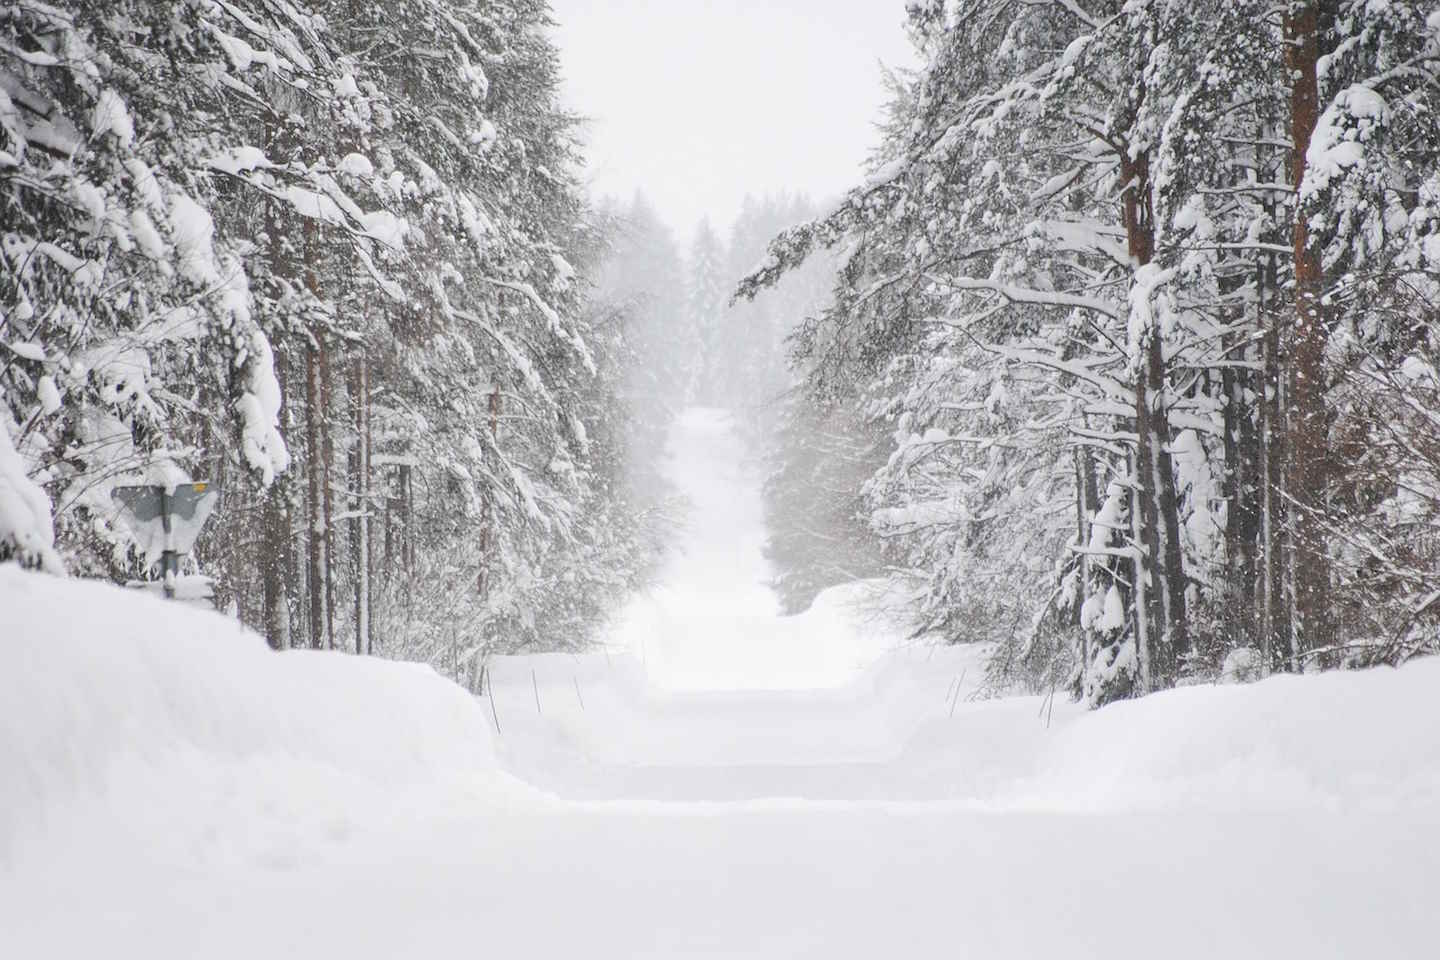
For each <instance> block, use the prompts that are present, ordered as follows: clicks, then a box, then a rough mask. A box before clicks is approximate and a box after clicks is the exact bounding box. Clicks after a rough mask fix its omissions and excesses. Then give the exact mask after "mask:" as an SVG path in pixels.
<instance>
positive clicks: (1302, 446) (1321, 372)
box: [1285, 0, 1333, 657]
mask: <svg viewBox="0 0 1440 960" xmlns="http://www.w3.org/2000/svg"><path fill="white" fill-rule="evenodd" d="M1285 40H1286V44H1285V61H1286V62H1285V66H1286V69H1287V72H1288V74H1289V76H1290V81H1291V86H1290V136H1291V141H1292V143H1293V145H1294V146H1293V153H1292V156H1291V164H1292V175H1293V177H1294V180H1295V189H1296V191H1297V197H1296V204H1295V233H1294V242H1295V318H1294V325H1293V327H1292V328H1291V329H1290V330H1289V331H1288V333H1289V336H1288V337H1287V339H1288V341H1289V343H1290V360H1291V363H1292V368H1291V373H1292V377H1293V379H1292V382H1293V393H1292V396H1291V397H1290V418H1289V429H1288V431H1287V433H1288V440H1289V442H1288V444H1287V451H1288V453H1289V462H1288V464H1287V470H1286V481H1287V485H1286V489H1287V492H1288V497H1287V499H1288V500H1289V501H1290V523H1291V527H1290V530H1291V545H1292V550H1293V556H1292V571H1293V577H1294V586H1293V590H1294V595H1293V597H1292V602H1293V607H1294V611H1295V615H1294V622H1293V623H1292V624H1291V629H1292V631H1293V644H1292V648H1293V653H1294V656H1295V657H1299V656H1301V655H1303V654H1304V653H1305V651H1307V650H1313V649H1316V648H1318V647H1323V646H1326V645H1328V644H1329V643H1330V642H1331V640H1332V637H1333V628H1332V621H1331V616H1330V562H1329V557H1328V554H1327V551H1326V545H1325V531H1324V524H1323V518H1324V513H1325V504H1326V497H1325V489H1326V485H1327V482H1328V479H1329V478H1328V470H1327V460H1328V456H1329V424H1328V420H1327V418H1326V413H1325V340H1326V335H1325V317H1324V310H1323V307H1322V303H1321V297H1322V294H1323V292H1324V285H1325V271H1324V267H1323V265H1322V264H1321V261H1320V254H1319V251H1317V250H1316V249H1315V247H1314V244H1313V243H1312V238H1311V236H1310V229H1309V224H1308V218H1307V214H1306V211H1305V210H1304V207H1303V204H1302V203H1301V202H1300V198H1299V196H1298V191H1299V190H1300V188H1301V186H1302V184H1303V183H1304V180H1305V154H1306V152H1307V151H1308V150H1309V148H1310V138H1311V136H1312V134H1313V133H1314V131H1315V124H1316V122H1317V120H1318V119H1319V110H1320V90H1319V82H1318V78H1317V74H1316V61H1317V60H1318V58H1319V35H1318V8H1317V5H1316V3H1314V2H1313V0H1291V3H1290V5H1289V7H1288V8H1287V10H1286V18H1285Z"/></svg>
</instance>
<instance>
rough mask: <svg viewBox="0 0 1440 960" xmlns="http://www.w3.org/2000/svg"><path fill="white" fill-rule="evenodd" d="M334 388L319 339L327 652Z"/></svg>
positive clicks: (331, 625)
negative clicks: (332, 403) (331, 417)
mask: <svg viewBox="0 0 1440 960" xmlns="http://www.w3.org/2000/svg"><path fill="white" fill-rule="evenodd" d="M333 389H334V381H333V379H332V371H331V365H330V348H329V344H328V342H327V340H326V338H325V337H323V336H322V337H321V338H320V413H321V416H320V451H321V463H320V492H321V500H320V505H321V509H322V510H323V514H322V521H321V536H322V537H323V539H324V541H325V549H324V554H325V567H324V571H323V573H324V580H323V584H324V588H325V649H327V650H333V649H335V562H336V561H335V431H334V424H333V423H331V420H330V408H331V396H332V391H333Z"/></svg>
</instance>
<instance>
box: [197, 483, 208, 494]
mask: <svg viewBox="0 0 1440 960" xmlns="http://www.w3.org/2000/svg"><path fill="white" fill-rule="evenodd" d="M208 486H210V484H208V483H197V484H195V492H196V493H204V492H205V488H206V487H208Z"/></svg>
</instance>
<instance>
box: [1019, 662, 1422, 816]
mask: <svg viewBox="0 0 1440 960" xmlns="http://www.w3.org/2000/svg"><path fill="white" fill-rule="evenodd" d="M1437 702H1440V658H1430V659H1428V660H1418V661H1415V662H1412V663H1410V664H1407V665H1406V666H1404V667H1401V668H1400V669H1390V668H1387V667H1380V668H1376V669H1373V670H1364V671H1357V672H1353V673H1342V672H1334V673H1324V674H1318V675H1312V676H1276V677H1271V678H1270V679H1268V680H1264V681H1261V682H1260V683H1255V684H1249V685H1243V686H1202V687H1187V688H1182V689H1178V690H1170V691H1166V692H1164V693H1159V694H1155V695H1153V696H1150V697H1146V698H1144V699H1141V700H1133V701H1128V702H1123V703H1117V704H1113V705H1111V706H1108V707H1106V708H1104V709H1103V710H1099V711H1095V712H1093V713H1085V714H1081V715H1078V716H1076V717H1075V718H1074V719H1073V720H1071V722H1069V723H1067V724H1065V725H1064V726H1063V727H1061V728H1060V729H1059V731H1058V735H1057V736H1056V737H1054V738H1053V739H1052V740H1051V741H1050V742H1049V743H1047V744H1046V745H1045V747H1044V749H1043V751H1042V752H1041V754H1040V756H1039V757H1038V758H1037V762H1036V770H1035V773H1034V775H1033V776H1032V777H1029V778H1027V779H1026V780H1025V781H1022V782H1019V783H1017V784H1016V785H1015V786H1014V788H1013V789H1012V790H1011V791H1008V792H1007V794H1006V795H1005V796H1004V797H1003V798H1002V802H1003V803H1005V804H1007V805H1013V806H1018V807H1027V808H1028V807H1034V808H1040V809H1050V810H1057V809H1063V810H1071V811H1086V812H1101V811H1114V810H1164V809H1174V808H1186V809H1194V808H1203V809H1210V810H1256V811H1281V810H1286V811H1291V810H1297V809H1314V810H1325V811H1332V812H1350V811H1358V810H1363V811H1367V812H1372V813H1386V812H1392V811H1397V810H1413V811H1422V810H1428V811H1431V812H1433V811H1436V810H1440V708H1437Z"/></svg>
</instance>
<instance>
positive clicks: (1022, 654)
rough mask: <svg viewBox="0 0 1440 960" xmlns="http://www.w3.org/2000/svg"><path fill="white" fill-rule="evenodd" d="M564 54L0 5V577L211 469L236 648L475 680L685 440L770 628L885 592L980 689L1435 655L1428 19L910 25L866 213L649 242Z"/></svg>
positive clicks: (28, 2)
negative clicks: (735, 478) (759, 503)
mask: <svg viewBox="0 0 1440 960" xmlns="http://www.w3.org/2000/svg"><path fill="white" fill-rule="evenodd" d="M551 25H552V19H551V13H550V11H549V6H548V4H547V3H546V2H545V0H508V2H505V3H496V2H488V0H395V2H393V3H385V4H374V3H364V2H358V0H330V2H326V0H311V2H308V3H303V4H302V3H298V2H291V0H56V2H46V3H42V2H39V0H13V2H9V3H6V4H4V5H3V6H0V202H3V216H0V261H3V268H0V559H7V558H13V559H16V560H18V561H19V562H20V563H21V564H22V565H25V566H29V567H37V568H41V569H47V570H50V571H52V572H56V573H68V574H70V575H74V576H79V577H92V578H104V579H109V580H112V581H116V582H125V581H134V580H143V579H145V578H146V577H148V576H151V575H153V566H154V563H155V560H156V558H155V557H154V556H152V555H148V554H147V553H146V552H145V551H144V550H143V549H142V548H141V546H140V545H139V544H137V542H136V540H135V538H134V537H133V536H132V535H131V534H130V533H129V532H127V531H126V529H124V527H123V525H122V524H120V523H118V522H117V520H116V514H117V508H116V505H115V499H114V491H115V490H116V488H117V487H120V486H124V485H133V484H157V485H161V486H164V485H167V484H175V483H179V482H189V481H204V482H206V483H209V484H213V485H215V486H216V487H217V488H218V489H219V490H220V505H219V507H218V508H217V510H216V514H215V518H214V520H213V521H212V522H211V524H210V526H209V527H208V528H207V531H206V533H205V534H204V535H203V536H202V537H201V539H200V540H199V542H198V543H197V545H196V547H195V550H194V553H193V555H192V556H191V557H189V558H187V561H186V563H187V567H186V570H187V572H188V573H190V574H196V575H198V574H203V575H204V576H206V577H208V578H210V579H211V580H213V583H214V591H215V602H216V605H217V606H218V607H219V608H220V609H222V610H227V611H229V612H230V613H231V614H232V615H234V616H236V617H238V618H239V619H241V620H242V621H244V622H245V623H246V624H248V625H250V626H251V627H253V628H255V629H256V630H257V631H258V632H260V633H262V634H263V635H264V636H265V637H266V639H267V640H268V642H269V643H270V645H271V646H273V647H275V648H277V649H281V648H290V647H313V648H320V649H338V650H349V651H353V652H356V653H364V654H376V655H379V656H385V657H391V658H396V659H405V660H416V661H421V662H425V663H428V664H430V665H431V666H433V667H435V668H436V669H437V670H439V671H441V672H442V673H444V674H446V675H448V676H450V677H452V678H454V679H456V680H458V681H460V682H461V683H462V684H465V685H467V686H469V687H470V688H471V689H472V690H474V689H479V684H480V682H481V681H480V677H481V674H480V668H481V665H482V664H483V662H484V661H485V659H486V658H487V657H489V656H490V655H492V654H497V653H515V652H522V651H537V650H579V649H583V648H585V647H587V646H589V645H590V644H591V643H593V642H594V640H595V639H596V638H597V636H598V635H599V633H600V631H601V630H602V629H603V627H604V625H605V623H606V622H607V620H608V618H609V617H610V616H611V615H612V614H613V613H614V612H615V610H616V609H617V608H618V607H619V605H621V604H622V603H623V602H624V601H625V600H626V599H627V598H628V597H630V596H632V595H633V594H635V593H636V592H637V591H639V590H641V589H642V588H643V587H644V586H645V585H646V584H647V583H648V582H649V581H650V579H651V578H652V577H653V575H654V572H655V570H656V569H657V567H658V566H659V565H660V564H661V563H662V561H663V558H664V557H665V555H666V551H667V549H668V544H670V542H671V540H672V535H673V531H674V529H675V527H676V525H677V524H679V523H681V522H682V518H683V514H684V510H683V504H679V503H677V502H676V498H675V496H674V492H673V491H672V490H670V489H669V488H668V487H667V485H666V483H665V482H664V479H663V477H662V474H661V471H660V469H659V464H660V462H661V460H662V458H663V455H664V445H665V437H666V430H667V427H668V425H669V424H670V422H671V420H672V419H673V418H674V416H675V415H676V413H677V412H678V411H679V410H680V409H682V408H684V407H686V406H689V405H705V406H713V407H724V408H730V409H733V410H737V411H741V417H740V419H741V422H742V423H743V424H744V429H745V430H746V433H747V437H746V439H747V440H748V441H749V443H750V444H751V448H752V450H753V452H754V453H753V455H754V457H755V459H756V461H757V462H758V463H759V464H761V465H762V467H763V469H764V470H765V471H766V474H767V477H768V479H767V481H766V485H765V501H766V509H767V522H768V527H769V542H768V544H767V555H768V557H769V560H770V562H771V564H772V568H773V574H774V580H773V584H772V585H773V587H774V589H775V590H776V592H777V594H778V596H779V598H780V602H781V604H782V606H783V608H784V609H785V610H786V611H787V612H790V613H798V612H801V611H803V610H805V609H806V608H807V607H808V606H809V605H810V603H811V602H812V601H813V599H814V598H815V596H816V595H817V594H818V593H819V592H820V591H821V590H823V589H824V588H826V587H829V586H832V585H835V584H841V583H846V582H850V581H857V580H864V579H872V578H887V579H888V580H890V581H892V582H893V583H895V584H897V585H899V586H900V587H902V588H903V589H904V590H906V591H907V596H909V597H910V601H909V602H910V604H911V607H912V608H913V609H912V612H913V614H914V616H915V626H914V633H915V634H916V635H917V636H918V635H921V634H924V635H926V636H930V637H934V638H938V639H939V640H941V641H943V642H945V643H951V644H967V643H973V642H977V641H985V642H992V643H994V644H995V650H994V653H993V655H992V656H991V658H990V661H989V665H988V668H987V670H988V679H989V681H990V683H991V684H992V685H993V687H994V689H996V690H997V691H998V690H1026V691H1041V692H1043V691H1047V690H1048V691H1051V692H1052V693H1053V692H1054V691H1055V690H1057V689H1058V690H1068V691H1070V692H1071V693H1072V694H1073V695H1074V696H1075V697H1076V698H1077V699H1080V700H1082V701H1084V702H1085V703H1087V704H1089V705H1091V706H1099V705H1103V704H1105V703H1107V702H1110V701H1113V700H1117V699H1122V698H1129V697H1134V696H1137V695H1141V694H1145V693H1149V692H1152V691H1156V690H1159V689H1163V688H1166V687H1171V686H1175V685H1180V684H1186V683H1190V682H1196V681H1203V680H1209V679H1215V678H1218V677H1222V676H1224V677H1227V678H1239V679H1251V678H1255V677H1259V676H1262V675H1265V674H1268V673H1271V672H1272V671H1295V672H1304V671H1311V670H1318V669H1327V668H1336V667H1352V666H1364V665H1371V664H1378V663H1392V664H1393V663H1400V662H1403V661H1405V660H1408V659H1410V658H1413V657H1415V656H1417V655H1419V654H1422V653H1433V652H1440V537H1437V532H1436V530H1437V521H1440V373H1437V367H1440V359H1437V349H1440V344H1437V342H1436V337H1435V320H1436V318H1437V312H1436V310H1437V306H1440V12H1436V11H1434V10H1433V9H1432V8H1431V7H1430V6H1429V5H1427V4H1424V3H1420V2H1405V0H1392V2H1378V0H1323V2H1322V0H1291V2H1287V3H1281V4H1274V3H1259V2H1254V0H1186V2H1184V3H1181V2H1179V0H1149V2H1137V0H1091V2H1085V3H1078V2H1071V0H1054V2H1045V3H1036V2H1018V0H949V2H945V0H911V2H910V3H909V4H908V25H907V28H906V29H907V30H908V31H909V33H910V38H911V40H912V42H913V45H914V47H915V49H916V51H917V52H918V54H919V58H920V66H919V68H918V69H916V70H914V71H909V70H903V71H902V70H897V71H895V72H892V73H889V74H887V77H886V80H887V84H888V88H889V90H890V93H891V103H890V106H889V108H888V109H887V111H886V112H885V113H884V115H883V116H880V117H863V116H858V117H856V118H855V119H856V122H857V123H865V122H874V123H876V124H877V125H878V130H879V133H878V145H877V147H876V150H875V153H874V155H873V158H872V161H871V163H870V166H869V169H868V170H867V171H863V172H861V173H857V183H856V185H855V186H854V187H853V189H851V190H850V191H849V192H848V193H846V194H845V195H844V196H843V197H840V198H835V199H833V201H832V200H825V201H815V200H812V199H809V198H808V197H806V196H805V195H804V194H803V193H798V192H797V193H793V194H765V195H761V196H757V197H756V198H753V199H752V200H750V201H749V202H747V204H746V206H745V208H744V209H743V210H742V212H741V214H740V216H739V218H738V219H737V220H736V221H735V223H734V224H733V225H731V226H729V227H728V231H727V225H724V224H721V225H719V226H712V225H711V223H710V222H709V221H706V222H704V223H702V224H700V225H698V227H697V228H696V230H695V231H694V233H693V235H691V236H689V237H684V238H681V239H679V240H677V239H676V238H675V236H674V235H673V233H672V231H671V229H670V228H669V227H667V226H666V225H665V223H664V221H663V219H662V218H661V217H660V215H659V214H658V213H657V212H656V211H655V210H654V209H652V208H651V206H650V204H649V203H648V201H647V200H646V198H645V197H644V196H642V195H637V196H635V197H633V198H627V199H625V200H620V201H616V200H613V199H606V198H592V197H590V196H589V195H588V192H587V189H586V186H585V184H584V181H583V177H582V173H581V168H582V165H583V161H584V152H585V145H584V136H583V118H581V117H578V116H576V115H574V114H572V113H571V112H569V111H568V110H567V109H566V108H565V107H564V106H563V104H562V101H561V98H560V94H559V88H560V84H561V77H562V75H563V64H562V63H561V59H560V56H559V53H558V51H557V48H556V46H555V45H554V43H553V42H552V40H551V39H550V35H549V33H548V32H547V31H548V28H549V27H550V26H551ZM835 109H836V110H845V109H850V107H849V106H848V105H846V104H844V103H837V104H836V105H835ZM861 177H863V179H861Z"/></svg>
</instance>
